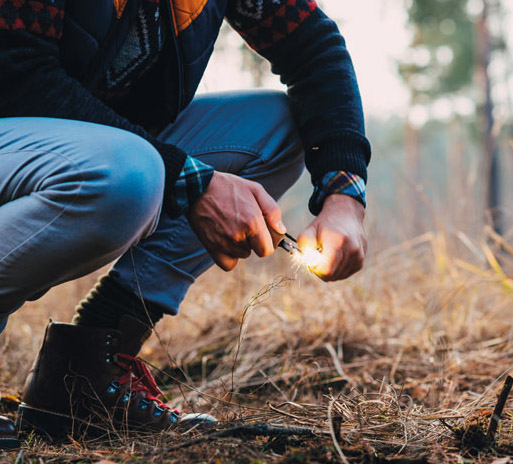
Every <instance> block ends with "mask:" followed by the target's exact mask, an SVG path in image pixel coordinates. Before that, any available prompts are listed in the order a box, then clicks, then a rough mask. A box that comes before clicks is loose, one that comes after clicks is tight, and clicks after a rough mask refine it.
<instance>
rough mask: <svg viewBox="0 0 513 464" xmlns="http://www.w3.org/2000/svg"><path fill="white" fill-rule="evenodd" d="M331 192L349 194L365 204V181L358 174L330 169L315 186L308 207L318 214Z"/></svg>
mask: <svg viewBox="0 0 513 464" xmlns="http://www.w3.org/2000/svg"><path fill="white" fill-rule="evenodd" d="M332 193H341V194H343V195H349V196H350V197H353V198H355V199H356V200H358V201H359V202H360V203H361V204H362V205H363V206H367V202H366V198H365V182H364V181H363V179H362V178H361V177H360V176H357V175H356V174H352V173H350V172H345V171H331V172H328V173H326V174H325V175H324V177H323V178H322V179H321V181H320V182H319V183H318V184H317V185H316V186H315V188H314V192H313V195H312V196H311V198H310V202H309V205H308V206H309V208H310V211H312V213H313V214H319V213H320V212H321V209H322V205H323V204H324V200H325V199H326V197H327V196H328V195H331V194H332Z"/></svg>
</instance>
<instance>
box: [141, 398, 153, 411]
mask: <svg viewBox="0 0 513 464" xmlns="http://www.w3.org/2000/svg"><path fill="white" fill-rule="evenodd" d="M150 404H151V401H150V400H147V399H146V398H142V399H141V402H140V403H139V409H141V410H142V411H145V410H146V409H148V406H149V405H150Z"/></svg>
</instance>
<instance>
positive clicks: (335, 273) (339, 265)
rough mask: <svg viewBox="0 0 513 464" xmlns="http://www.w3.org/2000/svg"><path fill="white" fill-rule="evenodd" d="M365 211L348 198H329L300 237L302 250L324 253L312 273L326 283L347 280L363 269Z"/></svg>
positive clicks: (342, 196) (332, 196)
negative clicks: (318, 250) (315, 250)
mask: <svg viewBox="0 0 513 464" xmlns="http://www.w3.org/2000/svg"><path fill="white" fill-rule="evenodd" d="M364 216H365V209H364V207H363V205H362V204H361V203H360V202H358V201H357V200H355V199H354V198H352V197H350V196H347V195H340V194H333V195H329V196H328V197H327V198H326V200H325V201H324V206H323V208H322V211H321V213H320V214H319V216H317V217H316V218H315V219H314V220H313V221H312V223H311V224H310V225H309V226H308V227H307V228H306V229H305V231H304V232H303V233H302V234H301V235H300V236H299V237H298V240H297V241H298V245H299V246H300V247H301V248H303V249H308V248H309V249H316V248H319V249H320V250H322V257H323V259H322V261H321V263H320V264H319V265H318V266H316V267H315V269H313V271H314V272H315V273H316V274H317V275H318V276H319V277H320V278H321V279H322V280H324V281H326V282H329V281H335V280H341V279H346V278H347V277H349V276H351V275H352V274H354V273H355V272H357V271H359V270H360V269H361V268H362V266H363V260H364V258H365V253H366V251H367V241H366V240H365V233H364V231H363V219H364Z"/></svg>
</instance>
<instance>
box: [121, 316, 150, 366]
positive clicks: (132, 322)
mask: <svg viewBox="0 0 513 464" xmlns="http://www.w3.org/2000/svg"><path fill="white" fill-rule="evenodd" d="M118 330H119V331H120V332H121V333H122V334H123V353H126V354H128V355H130V356H136V355H137V353H139V350H140V349H141V347H142V345H143V343H144V342H145V341H146V340H148V338H149V337H150V335H151V327H149V326H148V325H146V324H145V323H144V322H141V321H140V320H139V319H136V318H135V317H132V316H130V315H128V314H124V315H123V316H121V317H120V319H119V322H118Z"/></svg>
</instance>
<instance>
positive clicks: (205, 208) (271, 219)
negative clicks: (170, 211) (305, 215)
mask: <svg viewBox="0 0 513 464" xmlns="http://www.w3.org/2000/svg"><path fill="white" fill-rule="evenodd" d="M187 218H188V219H189V223H190V224H191V226H192V228H193V230H194V232H195V233H196V235H197V236H198V238H199V239H200V240H201V242H202V243H203V245H204V246H205V248H206V249H207V251H208V252H209V253H210V255H211V256H212V258H213V260H214V262H215V263H216V264H217V265H218V266H219V267H220V268H222V269H223V270H225V271H231V270H232V269H233V268H234V267H235V266H236V264H237V261H238V260H239V258H247V257H248V256H249V255H250V254H251V250H253V251H254V252H255V253H256V254H257V255H258V256H261V257H263V256H268V255H270V254H272V253H273V252H274V250H275V248H276V246H277V245H278V242H279V241H280V239H281V236H282V235H283V234H284V233H285V232H286V229H285V226H284V225H283V223H282V221H281V210H280V207H279V206H278V204H277V203H276V202H275V201H274V199H273V198H272V197H271V196H270V195H269V194H268V193H267V192H266V191H265V190H264V188H263V187H262V186H261V185H260V184H257V183H256V182H252V181H249V180H246V179H243V178H241V177H238V176H234V175H232V174H225V173H221V172H217V171H216V172H215V173H214V176H213V177H212V180H211V181H210V184H209V185H208V188H207V190H206V191H205V193H204V194H203V195H202V196H201V197H200V199H199V200H198V201H197V202H196V203H195V204H194V205H193V207H192V208H191V210H190V211H189V213H188V214H187ZM269 229H272V230H274V231H276V234H274V233H273V235H276V237H274V238H275V239H274V243H273V237H271V232H270V230H269Z"/></svg>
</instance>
